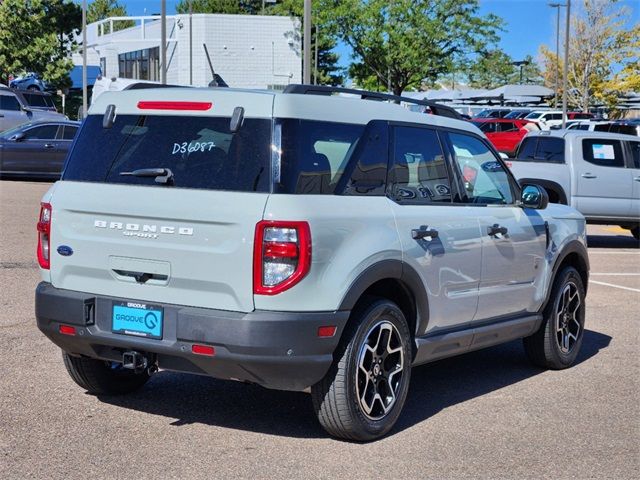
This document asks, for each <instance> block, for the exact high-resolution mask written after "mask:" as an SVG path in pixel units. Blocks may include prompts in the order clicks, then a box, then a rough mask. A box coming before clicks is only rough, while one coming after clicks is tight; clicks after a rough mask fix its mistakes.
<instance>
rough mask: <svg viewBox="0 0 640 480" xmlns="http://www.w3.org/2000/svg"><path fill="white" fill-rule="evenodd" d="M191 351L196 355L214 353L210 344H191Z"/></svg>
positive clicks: (211, 354)
mask: <svg viewBox="0 0 640 480" xmlns="http://www.w3.org/2000/svg"><path fill="white" fill-rule="evenodd" d="M191 352H192V353H195V354H196V355H207V356H209V357H213V356H214V355H215V354H216V350H215V349H214V348H213V347H212V346H210V345H198V344H195V345H191Z"/></svg>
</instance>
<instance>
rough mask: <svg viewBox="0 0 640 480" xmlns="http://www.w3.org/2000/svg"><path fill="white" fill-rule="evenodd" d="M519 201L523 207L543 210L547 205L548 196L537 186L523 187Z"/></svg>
mask: <svg viewBox="0 0 640 480" xmlns="http://www.w3.org/2000/svg"><path fill="white" fill-rule="evenodd" d="M520 201H521V203H522V206H523V207H526V208H533V209H535V210H544V209H545V208H547V205H549V195H548V194H547V191H546V190H545V189H544V188H542V187H541V186H539V185H525V186H524V187H523V188H522V195H521V197H520Z"/></svg>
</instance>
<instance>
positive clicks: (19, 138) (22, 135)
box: [9, 132, 26, 142]
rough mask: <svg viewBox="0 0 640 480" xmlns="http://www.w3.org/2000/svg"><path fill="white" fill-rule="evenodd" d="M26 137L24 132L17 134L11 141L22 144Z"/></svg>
mask: <svg viewBox="0 0 640 480" xmlns="http://www.w3.org/2000/svg"><path fill="white" fill-rule="evenodd" d="M25 137H26V135H25V133H24V132H20V133H16V134H15V135H13V136H12V137H11V138H10V139H9V140H13V141H14V142H21V141H22V140H24V139H25Z"/></svg>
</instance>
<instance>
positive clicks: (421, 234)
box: [411, 225, 438, 240]
mask: <svg viewBox="0 0 640 480" xmlns="http://www.w3.org/2000/svg"><path fill="white" fill-rule="evenodd" d="M425 237H431V240H433V239H434V238H438V230H435V229H433V228H431V229H430V228H429V227H427V226H426V225H422V226H421V227H420V228H414V229H413V230H411V238H413V239H414V240H420V239H421V238H425Z"/></svg>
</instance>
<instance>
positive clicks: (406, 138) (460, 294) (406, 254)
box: [388, 126, 481, 333]
mask: <svg viewBox="0 0 640 480" xmlns="http://www.w3.org/2000/svg"><path fill="white" fill-rule="evenodd" d="M391 152H392V159H391V162H392V167H391V169H390V172H389V177H388V195H389V197H390V198H391V200H390V203H391V205H392V209H393V212H394V215H395V217H396V224H397V228H398V233H399V235H400V242H401V244H402V250H403V261H404V262H406V263H408V264H409V265H410V266H411V267H412V268H413V269H414V270H415V271H417V272H418V273H419V275H420V276H421V278H422V281H423V282H424V284H425V286H426V290H427V292H428V297H429V332H430V333H435V332H438V331H441V330H446V329H450V328H455V327H460V326H464V325H466V324H469V323H470V322H471V320H472V319H473V317H474V315H475V312H476V307H477V304H478V285H479V282H480V270H481V241H480V227H479V224H478V219H477V212H476V210H477V209H475V208H473V207H470V206H463V205H459V204H455V203H453V197H454V195H455V192H454V191H453V190H452V182H451V174H450V167H449V166H448V164H449V162H448V161H447V160H446V157H445V154H444V149H443V148H442V146H441V143H440V140H439V137H438V134H437V133H436V131H435V130H433V129H430V128H426V127H420V126H394V127H393V128H392V147H391ZM419 333H425V332H419Z"/></svg>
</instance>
